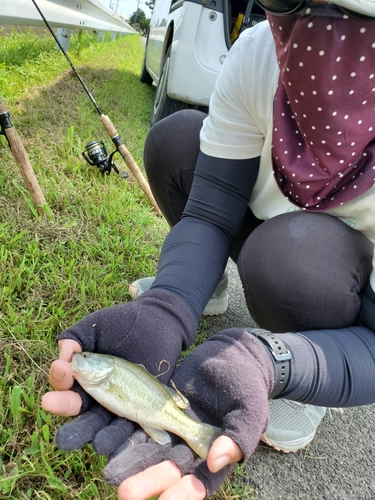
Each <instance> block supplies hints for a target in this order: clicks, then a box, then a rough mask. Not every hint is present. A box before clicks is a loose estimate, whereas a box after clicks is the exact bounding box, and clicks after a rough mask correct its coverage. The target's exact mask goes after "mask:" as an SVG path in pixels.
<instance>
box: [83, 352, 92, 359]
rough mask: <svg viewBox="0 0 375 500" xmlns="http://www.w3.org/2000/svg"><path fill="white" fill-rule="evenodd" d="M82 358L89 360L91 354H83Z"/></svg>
mask: <svg viewBox="0 0 375 500" xmlns="http://www.w3.org/2000/svg"><path fill="white" fill-rule="evenodd" d="M82 357H83V358H84V359H86V358H89V357H90V353H89V352H83V353H82Z"/></svg>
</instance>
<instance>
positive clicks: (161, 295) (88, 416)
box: [56, 290, 197, 455]
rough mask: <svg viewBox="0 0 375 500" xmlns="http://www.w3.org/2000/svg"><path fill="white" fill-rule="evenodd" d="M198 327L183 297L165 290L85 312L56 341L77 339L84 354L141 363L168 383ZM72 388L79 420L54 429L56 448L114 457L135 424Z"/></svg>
mask: <svg viewBox="0 0 375 500" xmlns="http://www.w3.org/2000/svg"><path fill="white" fill-rule="evenodd" d="M196 328H197V324H196V321H195V320H194V319H193V317H192V314H191V312H190V310H189V308H188V307H187V306H186V305H185V303H184V302H183V301H182V300H181V299H179V298H178V297H176V296H175V295H173V294H171V293H169V292H166V291H164V290H149V291H147V292H145V293H143V294H142V295H141V296H140V297H139V298H138V299H137V300H135V301H134V302H129V303H127V304H120V305H116V306H113V307H109V308H106V309H102V310H100V311H96V312H94V313H91V314H89V315H88V316H86V317H85V318H83V319H82V320H81V321H78V323H75V324H74V325H73V326H71V327H70V328H68V329H67V330H65V331H64V332H62V333H61V334H60V335H59V336H58V339H59V340H60V339H72V340H75V341H77V342H78V343H79V344H80V345H81V347H82V350H83V351H90V352H98V353H101V354H112V355H114V356H118V357H122V358H124V359H127V360H128V361H131V362H133V363H140V364H142V365H144V366H145V367H146V368H147V370H148V371H149V372H150V373H152V374H153V375H158V380H160V381H161V382H164V383H167V382H168V380H169V379H170V377H171V375H172V373H173V370H174V368H175V366H176V363H177V360H178V359H179V357H180V355H181V352H182V351H183V350H185V349H187V348H188V347H189V346H190V345H191V344H192V343H193V342H194V339H195V333H196ZM73 390H76V391H77V392H78V393H79V394H80V395H81V397H82V408H81V414H82V416H81V417H79V418H78V419H76V420H73V421H72V422H70V423H68V424H65V425H63V426H62V427H60V428H59V429H58V431H57V435H56V442H57V445H58V446H59V448H61V449H63V450H73V449H78V448H82V447H83V446H85V445H86V444H87V443H89V442H92V444H93V446H94V448H95V450H96V452H97V453H99V454H101V455H102V454H103V455H108V454H109V453H112V452H113V451H114V450H116V449H117V448H118V446H119V443H122V442H123V441H125V440H126V439H127V438H128V437H129V436H130V434H131V433H132V432H133V431H134V428H135V427H134V424H133V423H131V422H129V421H127V420H125V419H122V418H118V417H115V415H113V414H112V413H110V412H109V411H107V410H105V409H104V408H102V407H101V406H100V405H99V404H98V403H96V402H94V401H93V400H92V398H91V397H90V396H88V394H87V393H86V392H85V391H83V389H81V388H80V386H79V385H78V384H75V385H74V387H73Z"/></svg>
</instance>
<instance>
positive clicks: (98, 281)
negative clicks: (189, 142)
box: [0, 29, 253, 500]
mask: <svg viewBox="0 0 375 500" xmlns="http://www.w3.org/2000/svg"><path fill="white" fill-rule="evenodd" d="M70 57H71V58H72V59H73V62H74V64H75V65H76V67H77V68H78V70H79V72H80V74H81V75H82V78H83V79H84V81H85V82H86V84H87V86H88V88H89V89H90V91H91V93H92V94H93V95H94V97H95V99H96V101H97V103H98V105H99V106H100V108H101V110H102V111H103V113H105V114H107V115H108V116H109V117H110V119H111V121H112V122H113V124H114V125H115V127H116V128H117V130H118V132H119V133H120V135H121V137H122V139H123V141H124V142H125V144H126V146H127V148H128V149H129V151H130V152H131V153H132V155H133V157H134V159H135V160H136V162H137V163H138V165H139V166H140V167H141V168H143V165H142V151H143V143H144V140H145V138H146V135H147V133H148V130H149V119H150V110H151V106H152V102H153V96H154V89H153V88H150V87H148V86H146V85H142V84H141V83H140V82H139V79H138V74H139V71H140V67H141V62H142V57H143V49H142V45H141V42H140V40H139V36H138V35H129V36H125V37H118V38H117V39H116V40H115V41H111V40H110V39H109V37H107V38H106V39H105V41H104V42H98V41H97V40H96V36H95V35H94V34H91V33H84V35H83V36H82V39H80V40H79V38H78V36H77V34H76V35H74V36H73V37H72V42H71V50H70ZM0 89H1V95H2V97H3V99H4V101H5V103H6V105H7V107H8V110H9V112H10V114H11V119H12V123H13V124H14V126H15V127H16V129H17V131H18V133H19V135H20V136H21V138H22V141H23V143H24V146H25V148H26V150H27V153H28V156H29V157H30V160H31V163H32V165H33V168H34V170H35V172H36V174H37V177H38V179H39V183H40V186H41V189H42V191H43V194H44V196H45V198H46V200H47V203H48V207H49V209H50V215H49V216H46V215H45V216H40V215H38V212H37V211H36V210H35V207H34V206H33V204H32V202H31V198H30V194H29V192H28V191H27V189H26V187H25V184H24V181H23V178H22V176H21V174H20V172H19V169H18V167H17V165H16V164H15V162H14V159H13V156H12V155H11V153H10V150H9V147H8V144H7V142H6V140H5V138H4V137H3V136H1V141H0V269H1V273H0V377H1V378H0V421H1V423H2V424H1V428H0V499H8V498H10V499H17V500H18V499H20V500H24V499H29V498H33V499H35V498H40V499H46V500H48V499H51V500H60V499H61V500H62V499H64V500H70V499H72V500H73V499H74V500H85V499H93V498H95V499H109V498H116V490H115V489H113V488H111V487H110V486H108V485H106V484H105V483H104V481H103V478H102V470H103V467H104V465H105V458H104V457H98V456H97V455H96V454H95V453H94V452H93V450H92V448H91V447H90V446H88V447H86V448H85V449H84V450H81V451H74V452H70V453H66V452H62V451H60V450H59V449H57V447H56V446H55V444H54V435H55V431H56V428H57V426H59V425H61V424H62V422H63V421H64V419H62V418H58V417H55V416H52V415H50V414H47V413H46V412H44V411H43V410H42V409H41V406H40V398H41V396H42V394H43V393H44V392H46V391H47V390H49V385H48V369H49V365H50V363H51V361H52V360H53V359H55V358H56V356H57V348H56V345H55V341H54V340H55V337H56V335H57V334H58V333H59V332H60V331H61V330H62V329H64V328H66V327H67V326H69V325H71V324H72V323H74V322H75V321H77V320H78V319H80V318H82V317H83V316H84V315H86V314H87V313H88V312H90V311H93V310H96V309H99V308H102V307H106V306H110V305H112V304H115V303H119V302H123V301H128V300H129V299H130V297H129V295H128V291H127V290H128V285H129V283H131V282H132V281H133V280H134V279H136V278H137V277H140V276H147V275H152V274H153V273H155V270H156V263H157V258H158V254H159V250H160V246H161V243H162V240H163V239H164V236H165V235H166V233H167V231H168V227H167V224H166V222H165V221H164V219H163V218H161V217H158V216H157V215H156V214H155V212H154V211H153V209H152V208H151V206H150V204H149V202H148V200H147V198H146V196H145V195H144V193H143V191H142V190H141V188H140V187H139V185H138V184H137V182H136V181H135V180H134V179H133V178H132V176H130V178H129V179H127V180H124V179H122V178H121V177H120V176H117V175H116V174H114V173H112V174H111V175H110V176H105V177H103V176H102V175H101V174H100V172H99V170H98V169H97V168H96V167H92V166H89V165H88V164H87V163H86V162H85V161H84V159H83V158H82V155H81V153H82V151H83V149H84V147H85V144H86V143H87V142H88V141H91V140H94V139H96V140H103V141H104V142H105V143H106V145H107V147H108V150H110V151H111V150H113V147H112V144H111V141H110V139H109V138H108V136H107V134H106V132H105V130H104V128H103V126H102V124H101V122H100V118H99V115H98V114H97V112H96V111H95V110H94V108H93V105H92V103H91V102H90V101H89V99H88V98H87V95H86V94H85V92H84V91H83V89H82V87H81V85H80V84H79V82H78V80H77V79H76V77H75V76H74V75H73V74H72V71H71V70H70V67H69V65H68V63H67V62H66V60H65V58H64V57H63V55H62V54H61V52H59V51H57V50H56V49H55V44H54V41H53V40H52V39H51V37H50V36H48V34H47V35H46V33H44V32H43V30H38V35H37V34H36V33H35V31H34V30H29V29H27V30H25V31H24V33H20V32H19V31H16V30H13V31H10V32H9V31H7V32H5V31H0ZM115 161H116V163H117V164H118V167H119V169H120V170H126V169H127V168H126V165H125V164H124V162H123V161H122V159H121V157H120V156H119V155H118V154H117V155H116V156H115ZM201 336H202V337H204V334H201ZM241 478H242V469H241V468H240V467H238V468H237V469H236V471H235V473H234V475H233V476H232V478H231V481H227V482H226V483H225V485H224V487H223V488H222V490H221V491H220V493H218V494H217V495H216V496H215V499H217V500H227V499H235V498H241V499H243V500H244V499H251V498H253V497H252V496H251V492H250V491H249V489H248V487H247V486H246V484H245V483H244V482H243V481H242V480H241Z"/></svg>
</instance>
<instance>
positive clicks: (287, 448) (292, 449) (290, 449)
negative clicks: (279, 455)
mask: <svg viewBox="0 0 375 500" xmlns="http://www.w3.org/2000/svg"><path fill="white" fill-rule="evenodd" d="M314 436H315V431H314V432H313V433H312V434H310V436H307V437H304V438H303V439H296V440H295V441H289V442H288V445H285V444H283V443H281V442H280V443H278V442H277V441H270V440H269V439H268V438H267V436H266V435H265V434H262V436H261V437H260V440H261V441H263V443H266V444H268V446H271V447H272V448H275V450H277V451H282V452H283V453H296V452H297V451H299V450H303V449H304V448H306V446H307V445H309V444H310V443H311V441H312V440H313V439H314Z"/></svg>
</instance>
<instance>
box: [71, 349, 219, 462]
mask: <svg viewBox="0 0 375 500" xmlns="http://www.w3.org/2000/svg"><path fill="white" fill-rule="evenodd" d="M72 368H73V376H74V378H75V379H76V380H77V382H78V383H79V384H80V385H81V386H82V387H83V389H84V390H85V391H86V392H87V393H88V394H90V395H91V396H92V397H93V398H94V399H95V400H96V401H97V402H98V403H100V404H101V405H102V406H104V407H105V408H107V410H109V411H111V412H112V413H115V414H116V415H119V416H120V417H125V418H127V419H128V420H132V421H133V422H136V423H137V424H139V425H140V426H141V427H142V428H143V430H144V431H145V432H146V433H147V434H148V435H149V436H150V437H151V438H152V439H153V440H154V441H156V442H157V443H159V444H161V445H165V444H168V443H170V442H171V437H170V436H169V434H168V432H166V431H169V432H172V433H173V434H176V435H177V436H179V437H180V438H182V439H183V440H184V441H186V443H187V444H188V445H189V446H190V448H192V449H193V450H194V451H195V453H196V454H197V455H199V456H200V457H201V458H203V459H204V460H205V459H206V458H207V454H208V450H209V449H210V447H211V445H212V443H213V441H214V440H215V439H216V438H217V437H218V436H219V435H220V434H221V429H220V428H218V427H214V426H212V425H209V424H204V423H201V422H197V421H195V420H193V419H192V418H190V417H189V416H188V415H186V413H184V412H183V411H181V410H183V409H184V410H186V409H187V408H188V407H189V402H188V401H187V399H186V398H185V397H184V396H183V395H182V394H181V393H179V392H178V391H177V390H173V389H171V388H170V387H168V386H166V385H164V384H162V383H160V382H159V381H158V380H156V378H155V377H153V376H152V375H151V374H150V373H149V372H148V371H147V370H146V368H145V367H144V366H142V365H137V364H134V363H130V362H129V361H126V360H125V359H122V358H117V357H116V356H110V355H107V354H96V353H91V352H81V353H75V354H74V355H73V360H72Z"/></svg>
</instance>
